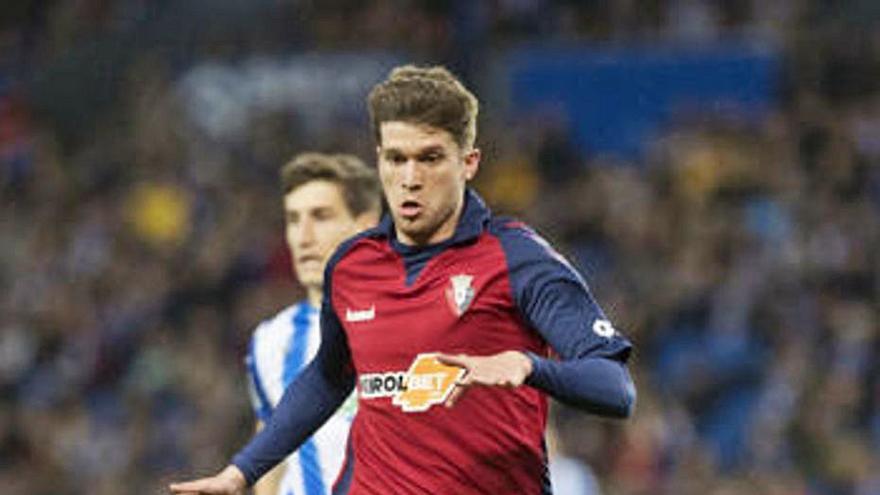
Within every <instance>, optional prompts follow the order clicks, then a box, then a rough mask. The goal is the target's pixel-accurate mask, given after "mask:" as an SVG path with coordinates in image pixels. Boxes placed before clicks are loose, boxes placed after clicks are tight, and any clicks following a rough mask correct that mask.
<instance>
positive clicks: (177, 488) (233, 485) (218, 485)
mask: <svg viewBox="0 0 880 495" xmlns="http://www.w3.org/2000/svg"><path fill="white" fill-rule="evenodd" d="M168 488H169V489H170V490H171V493H173V494H175V495H244V494H245V490H246V489H247V481H246V480H245V479H244V475H243V474H242V473H241V471H239V470H238V468H237V467H235V466H228V467H227V468H226V469H224V470H223V471H221V472H220V473H219V474H217V475H216V476H212V477H210V478H202V479H200V480H195V481H185V482H183V483H172V484H171V485H170V486H169V487H168Z"/></svg>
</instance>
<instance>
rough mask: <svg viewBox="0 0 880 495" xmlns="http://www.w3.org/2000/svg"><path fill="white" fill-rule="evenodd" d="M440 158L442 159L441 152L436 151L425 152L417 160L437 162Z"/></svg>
mask: <svg viewBox="0 0 880 495" xmlns="http://www.w3.org/2000/svg"><path fill="white" fill-rule="evenodd" d="M442 159H443V154H442V153H437V152H431V153H425V154H424V155H422V156H421V157H419V160H420V161H422V162H424V163H437V162H439V161H440V160H442Z"/></svg>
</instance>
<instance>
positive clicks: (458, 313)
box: [171, 66, 635, 495]
mask: <svg viewBox="0 0 880 495" xmlns="http://www.w3.org/2000/svg"><path fill="white" fill-rule="evenodd" d="M368 104H369V110H370V114H371V119H372V124H373V130H374V135H375V138H376V141H377V147H376V149H377V154H378V167H379V178H380V181H381V184H382V189H383V192H384V193H385V199H386V201H387V204H388V206H389V214H388V215H386V216H385V217H384V218H383V219H382V221H381V222H380V224H379V226H378V227H377V228H375V229H371V230H368V231H366V232H364V233H361V234H359V235H358V236H356V237H354V238H352V239H350V240H348V241H346V242H345V243H343V244H342V245H341V246H340V248H339V249H338V250H337V251H336V253H334V255H333V256H332V258H331V259H330V261H329V262H328V265H327V271H326V273H325V283H324V297H323V302H322V307H321V334H322V336H321V348H320V349H319V351H318V353H317V355H316V357H315V359H314V360H313V361H312V363H311V364H310V365H309V367H308V368H307V369H306V370H305V371H304V372H303V373H302V374H301V375H300V376H299V377H298V378H297V380H295V381H294V382H293V383H292V384H291V386H290V387H289V388H288V389H287V391H286V392H285V395H284V397H283V398H282V400H281V403H280V404H279V406H278V409H277V411H276V413H275V414H274V415H273V416H272V419H271V420H270V422H269V423H268V424H267V426H266V428H264V429H263V430H262V431H261V432H260V433H259V434H258V435H257V436H256V437H255V438H254V439H253V440H252V441H251V442H250V443H249V444H248V445H247V446H246V447H245V448H244V449H242V450H241V451H240V452H239V453H238V454H237V455H236V456H235V457H234V458H233V459H232V463H231V465H230V466H228V467H227V468H226V469H224V470H223V471H221V472H220V473H219V474H217V475H216V476H213V477H210V478H205V479H202V480H197V481H193V482H187V483H179V484H173V485H172V486H171V489H172V492H174V493H179V494H184V493H194V494H236V495H237V494H243V493H244V491H245V490H246V487H247V486H248V485H250V484H252V483H254V482H255V481H256V480H257V479H259V478H260V477H261V476H262V475H263V474H264V473H265V472H266V471H267V470H268V469H270V468H271V467H272V466H273V465H274V464H276V463H277V462H279V461H280V460H281V459H283V458H284V456H285V455H287V453H288V452H291V451H292V450H294V449H295V448H297V447H298V446H299V445H300V444H301V443H302V442H303V441H304V440H305V439H306V438H308V436H309V435H310V434H311V432H312V431H313V430H314V429H315V428H317V427H318V426H320V425H321V424H322V423H323V422H324V421H325V420H326V418H328V417H329V416H330V415H331V414H333V411H335V410H336V408H337V407H339V405H340V404H342V403H343V401H344V400H345V398H346V397H347V396H348V394H349V393H350V392H351V391H352V390H353V389H354V387H355V386H356V385H357V389H358V412H357V416H356V417H355V420H354V423H353V425H352V430H351V434H350V436H349V441H348V455H347V457H346V462H345V465H344V467H343V470H342V472H341V473H340V475H339V478H338V480H337V481H336V483H335V485H334V488H333V493H336V494H389V493H394V494H422V493H454V494H501V493H504V494H507V493H517V494H521V493H525V494H535V495H537V494H544V493H550V490H551V488H550V486H549V481H548V477H547V468H546V461H547V456H546V451H545V449H544V428H545V425H546V422H547V399H546V397H547V396H548V395H549V396H551V397H554V398H556V399H557V400H560V401H562V402H565V403H567V404H570V405H573V406H575V407H578V408H580V409H582V410H584V411H587V412H591V413H594V414H598V415H603V416H611V417H626V416H628V415H629V414H630V413H631V410H632V408H633V404H634V401H635V388H634V385H633V383H632V380H631V378H630V376H629V373H628V371H627V369H626V366H625V363H626V360H627V358H628V356H629V354H630V349H631V345H630V343H629V342H628V341H627V340H626V339H625V338H624V337H623V336H622V335H621V334H620V333H618V332H617V330H615V328H614V327H613V325H612V324H611V323H610V322H609V321H608V319H607V317H606V316H605V314H604V313H603V312H602V310H601V309H600V307H599V306H598V305H597V304H596V302H595V301H594V299H593V297H592V295H591V294H590V292H589V290H588V288H587V285H586V284H585V283H584V281H583V280H582V279H581V277H580V276H579V275H578V273H577V272H576V271H575V270H574V269H572V268H571V266H570V265H569V264H568V263H567V262H566V261H565V259H564V258H562V257H561V256H560V255H559V254H557V253H556V252H555V251H554V250H553V248H552V247H550V245H548V244H547V242H545V241H544V240H543V239H542V238H540V237H539V236H538V235H537V234H535V232H534V231H532V230H531V229H530V228H528V227H527V226H525V225H524V224H522V223H520V222H516V221H512V220H507V219H503V218H497V217H495V216H493V215H492V213H491V212H490V211H489V209H488V208H487V207H486V205H485V204H484V203H483V201H482V200H481V199H480V198H479V196H477V194H476V193H475V192H474V191H472V190H471V189H469V188H468V187H467V183H468V181H469V180H471V179H472V178H473V177H474V175H475V174H476V173H477V169H478V167H479V163H480V151H479V150H478V149H477V148H475V147H474V142H475V138H476V117H477V100H476V98H475V97H474V96H473V95H472V94H471V92H470V91H468V90H467V89H466V88H465V87H464V86H463V85H462V84H461V83H460V82H459V81H458V80H457V79H456V78H455V77H454V76H453V75H452V74H450V73H449V72H448V71H446V70H445V69H443V68H440V67H433V68H418V67H413V66H405V67H399V68H397V69H395V70H393V71H392V72H391V74H390V75H389V77H388V79H387V80H385V81H383V82H381V83H379V84H378V85H376V86H375V87H374V88H373V90H372V91H371V92H370V95H369V98H368Z"/></svg>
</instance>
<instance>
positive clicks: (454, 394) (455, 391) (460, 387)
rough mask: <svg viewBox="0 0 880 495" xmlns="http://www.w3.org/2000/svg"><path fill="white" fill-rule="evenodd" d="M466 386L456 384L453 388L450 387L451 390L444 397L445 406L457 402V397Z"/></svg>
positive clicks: (450, 405)
mask: <svg viewBox="0 0 880 495" xmlns="http://www.w3.org/2000/svg"><path fill="white" fill-rule="evenodd" d="M466 388H467V387H466V386H465V385H461V384H456V385H455V388H453V389H452V392H450V393H449V397H447V398H446V401H445V402H444V403H443V405H444V406H446V407H452V406H454V405H455V403H456V402H458V399H459V398H460V397H461V394H463V393H464V391H465V389H466Z"/></svg>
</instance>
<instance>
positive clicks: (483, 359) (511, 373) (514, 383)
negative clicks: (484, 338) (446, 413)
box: [437, 351, 532, 407]
mask: <svg viewBox="0 0 880 495" xmlns="http://www.w3.org/2000/svg"><path fill="white" fill-rule="evenodd" d="M437 360H438V361H440V362H441V363H443V364H447V365H450V366H458V367H460V368H464V369H465V374H464V376H463V377H461V378H460V379H459V380H458V382H457V383H456V384H455V389H454V390H453V391H452V393H450V394H449V397H448V398H447V399H446V402H445V405H446V407H452V406H453V405H455V403H456V401H458V399H459V398H460V397H461V394H462V393H464V391H465V390H466V389H467V388H468V387H471V386H474V385H483V386H489V387H510V388H513V387H519V386H520V385H522V384H523V382H525V381H526V378H528V376H529V375H530V374H531V373H532V360H531V359H529V358H528V356H526V355H525V354H523V353H522V352H519V351H505V352H502V353H500V354H494V355H492V356H468V355H465V354H454V355H453V354H439V355H437Z"/></svg>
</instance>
